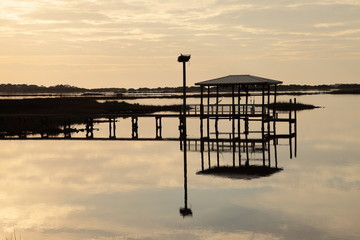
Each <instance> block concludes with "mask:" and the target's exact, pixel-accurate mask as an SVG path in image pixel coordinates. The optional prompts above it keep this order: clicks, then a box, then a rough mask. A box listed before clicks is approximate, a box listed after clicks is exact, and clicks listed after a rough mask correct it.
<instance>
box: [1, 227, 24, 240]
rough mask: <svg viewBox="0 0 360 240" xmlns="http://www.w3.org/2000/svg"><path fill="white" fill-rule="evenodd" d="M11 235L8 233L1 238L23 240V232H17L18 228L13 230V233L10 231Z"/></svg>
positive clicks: (4, 239)
mask: <svg viewBox="0 0 360 240" xmlns="http://www.w3.org/2000/svg"><path fill="white" fill-rule="evenodd" d="M9 234H10V235H7V236H5V237H3V238H1V239H2V240H21V239H22V238H21V234H20V233H17V232H16V230H15V229H14V231H12V232H11V233H9Z"/></svg>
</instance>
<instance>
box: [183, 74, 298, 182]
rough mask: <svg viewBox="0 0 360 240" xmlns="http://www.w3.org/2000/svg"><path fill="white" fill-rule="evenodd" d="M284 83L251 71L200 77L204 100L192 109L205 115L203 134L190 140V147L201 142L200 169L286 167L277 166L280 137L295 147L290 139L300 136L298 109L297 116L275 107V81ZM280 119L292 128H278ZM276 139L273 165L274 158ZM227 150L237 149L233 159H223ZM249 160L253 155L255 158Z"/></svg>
mask: <svg viewBox="0 0 360 240" xmlns="http://www.w3.org/2000/svg"><path fill="white" fill-rule="evenodd" d="M281 83H282V82H280V81H275V80H271V79H266V78H261V77H256V76H251V75H230V76H226V77H222V78H216V79H213V80H208V81H203V82H199V83H196V85H199V86H200V88H201V99H200V105H195V106H190V107H191V108H190V110H189V111H190V114H189V115H190V116H191V113H193V114H194V113H195V114H199V115H200V135H201V136H200V139H199V141H197V140H195V141H193V142H192V143H191V142H190V146H189V147H188V148H189V149H190V150H191V146H193V147H194V146H196V148H197V147H198V146H199V147H200V149H198V150H199V151H200V152H201V159H202V161H201V163H202V164H201V169H202V171H200V173H202V174H219V175H221V174H229V175H236V174H237V175H239V176H240V175H244V176H246V174H248V175H252V176H256V175H258V176H267V175H271V174H272V173H274V172H277V171H279V170H281V169H278V167H277V152H276V145H277V140H278V139H279V138H287V139H289V140H290V150H291V145H292V144H291V139H292V138H294V137H296V112H295V113H294V117H292V113H291V111H290V113H289V114H288V115H286V116H285V117H284V116H281V115H280V116H279V114H278V113H277V111H276V87H277V85H278V84H281ZM224 97H226V98H224ZM273 103H274V104H273ZM270 104H271V105H270ZM270 106H272V107H270ZM277 122H287V123H288V124H289V132H288V133H286V134H281V135H280V134H277V133H276V123H277ZM292 125H295V126H292ZM271 142H272V143H273V149H274V154H275V164H274V166H271V165H272V164H271V161H270V158H271V157H270V154H271V152H270V149H271ZM295 143H296V141H295ZM295 146H296V144H295ZM206 152H207V154H206ZM212 152H214V153H216V163H212V162H211V153H212ZM224 152H231V153H232V161H231V163H230V164H229V163H227V164H222V163H220V154H221V153H224ZM290 152H292V151H290ZM252 153H253V154H252ZM291 154H292V153H291ZM205 155H207V156H205ZM243 155H244V156H243ZM251 155H254V156H257V157H256V159H252V158H251ZM205 157H207V161H205ZM250 160H254V161H252V162H251V164H250ZM256 160H257V161H256ZM205 162H207V165H208V166H207V167H208V168H207V169H205V165H206V164H205ZM258 162H260V164H259V163H258ZM256 163H257V164H256ZM245 178H246V177H245Z"/></svg>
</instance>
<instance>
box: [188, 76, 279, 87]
mask: <svg viewBox="0 0 360 240" xmlns="http://www.w3.org/2000/svg"><path fill="white" fill-rule="evenodd" d="M281 83H282V82H281V81H277V80H272V79H268V78H262V77H257V76H252V75H229V76H225V77H220V78H215V79H211V80H206V81H203V82H198V83H195V85H203V86H218V85H224V86H225V85H277V84H281Z"/></svg>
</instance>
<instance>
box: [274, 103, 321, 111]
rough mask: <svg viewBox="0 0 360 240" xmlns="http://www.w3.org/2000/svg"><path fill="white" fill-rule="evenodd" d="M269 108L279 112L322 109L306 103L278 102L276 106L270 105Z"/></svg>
mask: <svg viewBox="0 0 360 240" xmlns="http://www.w3.org/2000/svg"><path fill="white" fill-rule="evenodd" d="M269 108H271V109H276V110H277V111H300V110H310V109H315V108H320V107H319V106H314V105H311V104H305V103H289V102H277V103H276V104H274V103H272V104H269Z"/></svg>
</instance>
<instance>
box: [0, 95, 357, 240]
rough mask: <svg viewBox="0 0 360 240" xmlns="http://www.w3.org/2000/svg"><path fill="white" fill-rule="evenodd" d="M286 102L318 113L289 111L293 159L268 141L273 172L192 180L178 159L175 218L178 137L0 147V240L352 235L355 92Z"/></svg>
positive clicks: (191, 162) (192, 170)
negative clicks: (294, 133)
mask: <svg viewBox="0 0 360 240" xmlns="http://www.w3.org/2000/svg"><path fill="white" fill-rule="evenodd" d="M282 98H284V99H287V97H285V96H284V97H282ZM297 100H298V101H299V102H303V103H312V104H315V105H319V106H323V107H324V108H320V109H315V110H310V111H302V112H300V113H299V114H298V153H297V157H296V158H292V159H290V156H289V146H287V145H286V144H287V143H288V142H287V141H282V142H280V145H279V147H278V165H279V167H281V168H283V169H284V170H283V171H281V172H279V173H276V174H274V175H272V176H270V177H265V178H258V179H254V180H233V179H228V178H220V177H211V176H203V175H197V174H196V172H197V171H199V170H201V161H200V153H199V152H189V153H188V204H189V207H190V208H191V210H192V212H193V216H192V217H186V218H183V217H182V216H181V215H180V214H179V209H180V208H181V207H183V206H184V192H183V191H184V190H183V184H184V183H183V153H182V152H181V151H180V150H179V143H178V142H110V141H103V142H102V141H96V142H94V141H66V140H64V141H16V140H7V141H1V144H2V147H1V150H0V166H1V167H0V189H1V191H0V204H1V209H0V227H1V228H0V238H5V237H10V236H13V235H14V234H16V236H17V237H18V239H20V238H19V236H21V239H39V240H42V239H55V240H58V239H59V240H60V239H70V240H71V239H76V240H77V239H101V240H107V239H209V240H210V239H211V240H217V239H329V240H330V239H358V237H359V236H360V230H359V228H358V219H359V217H360V207H359V202H360V175H359V173H360V162H359V156H360V148H359V143H360V138H359V136H360V128H357V124H358V123H359V122H360V114H359V110H358V108H357V106H356V103H357V102H358V101H359V97H358V96H353V95H347V96H332V95H309V96H301V97H298V98H297ZM159 101H160V100H159ZM165 101H166V100H165ZM155 104H157V103H155ZM195 128H196V127H194V129H195ZM190 129H191V126H190ZM175 130H176V129H175ZM191 131H193V130H191ZM227 157H228V155H226V154H223V155H221V159H222V160H226V158H227ZM13 231H15V233H14V232H13Z"/></svg>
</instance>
